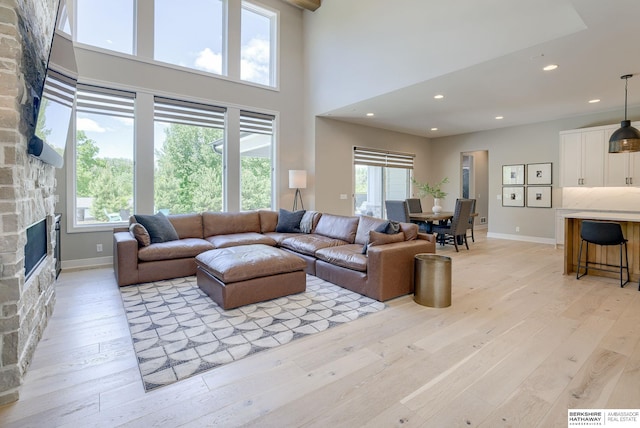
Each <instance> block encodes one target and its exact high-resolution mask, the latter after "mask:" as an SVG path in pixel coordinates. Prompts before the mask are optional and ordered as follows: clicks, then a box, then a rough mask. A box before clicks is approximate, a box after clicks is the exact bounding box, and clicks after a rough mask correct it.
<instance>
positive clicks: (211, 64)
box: [154, 0, 223, 74]
mask: <svg viewBox="0 0 640 428" xmlns="http://www.w3.org/2000/svg"><path fill="white" fill-rule="evenodd" d="M222 6H223V5H222V1H221V0H189V7H185V3H184V2H178V1H175V0H156V2H155V30H154V31H155V35H154V49H155V52H154V58H155V59H156V60H158V61H163V62H168V63H170V64H176V65H180V66H183V67H189V68H195V69H198V70H204V71H208V72H210V73H216V74H222V68H223V67H222V64H223V56H222V41H223V7H222Z"/></svg>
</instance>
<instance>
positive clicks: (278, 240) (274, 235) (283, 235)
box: [264, 232, 300, 245]
mask: <svg viewBox="0 0 640 428" xmlns="http://www.w3.org/2000/svg"><path fill="white" fill-rule="evenodd" d="M298 235H300V234H299V233H280V232H266V233H265V234H264V236H268V237H269V238H271V239H273V240H274V241H276V245H280V244H281V243H282V241H284V240H285V239H287V238H291V237H293V236H298Z"/></svg>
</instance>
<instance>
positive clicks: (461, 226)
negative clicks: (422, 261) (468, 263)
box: [433, 199, 473, 252]
mask: <svg viewBox="0 0 640 428" xmlns="http://www.w3.org/2000/svg"><path fill="white" fill-rule="evenodd" d="M472 205H473V200H471V199H457V200H456V208H455V211H454V212H453V218H452V219H451V222H450V223H449V224H448V225H438V226H434V227H433V231H434V232H435V233H437V234H438V238H437V239H438V240H439V241H440V244H441V245H444V244H445V243H449V242H452V243H453V245H455V247H456V252H458V237H462V239H463V241H464V245H465V247H467V250H468V249H469V243H468V242H467V227H468V226H469V217H470V216H471V206H472Z"/></svg>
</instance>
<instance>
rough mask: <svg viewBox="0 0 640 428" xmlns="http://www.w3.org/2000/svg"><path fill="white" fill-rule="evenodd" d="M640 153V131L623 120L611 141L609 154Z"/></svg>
mask: <svg viewBox="0 0 640 428" xmlns="http://www.w3.org/2000/svg"><path fill="white" fill-rule="evenodd" d="M626 152H640V131H638V130H637V129H636V128H634V127H633V126H631V121H629V120H623V121H622V122H620V128H619V129H617V130H616V131H615V132H614V133H613V134H611V138H610V139H609V153H626Z"/></svg>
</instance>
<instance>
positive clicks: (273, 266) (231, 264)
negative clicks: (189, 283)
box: [196, 244, 307, 309]
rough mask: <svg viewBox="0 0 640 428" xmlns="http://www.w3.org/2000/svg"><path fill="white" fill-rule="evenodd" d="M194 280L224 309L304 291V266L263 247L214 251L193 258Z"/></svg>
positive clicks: (305, 286)
mask: <svg viewBox="0 0 640 428" xmlns="http://www.w3.org/2000/svg"><path fill="white" fill-rule="evenodd" d="M196 266H197V270H196V280H197V283H198V286H199V287H200V289H201V290H202V291H204V292H205V293H207V295H209V297H211V299H213V301H214V302H216V303H217V304H218V305H220V307H221V308H223V309H232V308H237V307H238V306H243V305H248V304H251V303H256V302H262V301H264V300H271V299H275V298H277V297H282V296H287V295H289V294H295V293H301V292H303V291H305V290H306V288H307V282H306V274H305V271H304V268H305V267H306V263H305V261H304V260H302V259H301V258H300V257H297V256H295V255H293V254H291V253H289V252H287V251H283V250H280V249H278V248H275V247H271V246H268V245H263V244H255V245H240V246H236V247H227V248H217V249H215V250H209V251H205V252H204V253H201V254H199V255H198V256H196Z"/></svg>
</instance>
